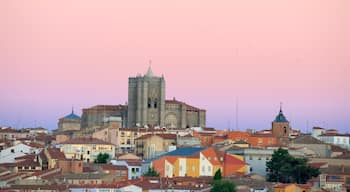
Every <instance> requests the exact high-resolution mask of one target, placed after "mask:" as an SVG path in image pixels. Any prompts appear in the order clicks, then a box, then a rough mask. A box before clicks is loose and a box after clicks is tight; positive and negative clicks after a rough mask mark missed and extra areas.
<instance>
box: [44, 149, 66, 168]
mask: <svg viewBox="0 0 350 192" xmlns="http://www.w3.org/2000/svg"><path fill="white" fill-rule="evenodd" d="M44 154H45V156H46V158H47V162H48V168H49V169H53V168H57V167H58V161H59V160H66V157H65V156H64V153H62V152H61V151H60V149H58V148H45V149H44Z"/></svg>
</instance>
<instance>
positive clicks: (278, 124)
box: [272, 107, 291, 138]
mask: <svg viewBox="0 0 350 192" xmlns="http://www.w3.org/2000/svg"><path fill="white" fill-rule="evenodd" d="M290 132H291V128H290V126H289V121H288V120H287V118H286V117H285V116H284V114H283V112H282V107H281V108H280V111H279V113H278V115H277V116H276V118H275V120H274V121H273V122H272V134H273V135H274V136H275V137H278V138H281V137H287V138H288V137H289V134H290Z"/></svg>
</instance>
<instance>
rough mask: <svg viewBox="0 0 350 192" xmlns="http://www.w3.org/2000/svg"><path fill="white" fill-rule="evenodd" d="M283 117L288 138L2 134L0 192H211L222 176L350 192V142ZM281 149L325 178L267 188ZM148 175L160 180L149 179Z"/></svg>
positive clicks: (269, 134)
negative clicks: (307, 130)
mask: <svg viewBox="0 0 350 192" xmlns="http://www.w3.org/2000/svg"><path fill="white" fill-rule="evenodd" d="M280 115H281V114H279V116H278V117H277V118H276V120H275V121H274V123H276V125H274V124H273V126H277V127H281V130H282V131H280V130H275V129H274V128H273V129H268V130H262V131H252V130H247V131H231V130H226V131H224V130H216V129H214V128H206V127H190V128H162V127H135V128H122V126H121V123H118V121H116V123H113V124H110V125H108V126H101V127H99V128H94V130H93V131H92V130H91V129H90V130H85V131H81V130H67V129H65V130H64V131H57V132H55V133H54V134H51V133H49V132H48V131H47V130H46V129H44V128H29V129H21V130H17V129H13V128H9V127H1V128H0V190H1V191H24V190H25V191H79V192H80V191H140V192H141V191H165V190H171V191H177V192H180V191H210V189H211V183H212V177H213V176H214V175H215V173H216V172H217V171H218V170H220V171H221V173H222V176H223V177H225V178H226V179H230V180H232V181H234V182H235V183H236V185H237V189H238V190H239V191H269V190H270V191H271V190H272V191H278V192H282V191H305V192H309V191H346V190H350V151H349V149H350V143H349V139H350V135H349V134H345V133H338V132H337V130H334V129H331V130H327V129H324V128H320V127H314V128H313V131H312V133H311V134H303V133H301V132H300V131H297V130H292V129H290V130H287V129H286V127H285V126H284V124H283V123H286V122H285V121H284V120H285V119H284V117H283V116H280ZM282 115H283V114H282ZM71 117H72V118H75V117H73V116H71ZM70 123H71V122H70ZM283 129H284V130H283ZM280 147H281V148H285V149H288V151H289V153H290V154H291V155H292V156H295V157H307V158H308V159H309V162H308V163H309V165H310V166H312V167H316V168H319V169H320V171H321V174H320V175H319V176H318V177H317V178H313V179H311V180H310V181H309V183H308V184H302V185H301V184H281V183H269V182H266V175H267V171H268V170H267V168H266V162H267V161H269V160H271V158H272V154H273V152H274V150H276V149H278V148H280ZM99 154H108V156H109V159H108V162H107V163H96V160H97V158H98V156H99ZM149 168H152V169H154V170H155V171H156V172H157V173H159V175H160V176H159V177H145V176H143V175H144V174H146V173H147V172H148V170H149Z"/></svg>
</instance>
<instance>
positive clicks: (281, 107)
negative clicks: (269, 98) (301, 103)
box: [280, 102, 282, 113]
mask: <svg viewBox="0 0 350 192" xmlns="http://www.w3.org/2000/svg"><path fill="white" fill-rule="evenodd" d="M280 113H282V102H280Z"/></svg>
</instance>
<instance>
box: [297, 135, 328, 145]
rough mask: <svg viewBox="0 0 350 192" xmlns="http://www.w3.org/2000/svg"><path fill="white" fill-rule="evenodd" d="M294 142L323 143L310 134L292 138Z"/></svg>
mask: <svg viewBox="0 0 350 192" xmlns="http://www.w3.org/2000/svg"><path fill="white" fill-rule="evenodd" d="M293 143H295V144H325V143H324V142H322V141H320V140H318V139H316V138H314V137H312V136H311V135H302V136H299V137H297V138H295V139H294V140H293Z"/></svg>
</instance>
